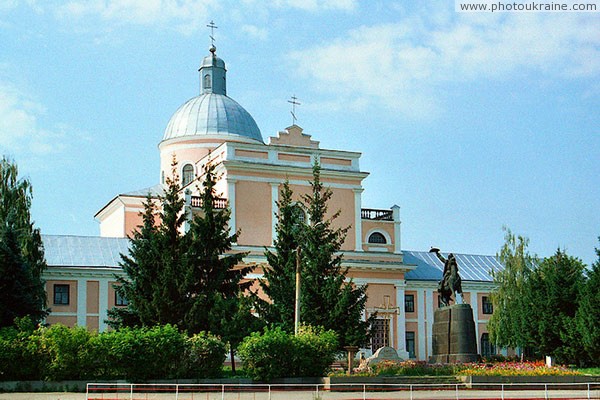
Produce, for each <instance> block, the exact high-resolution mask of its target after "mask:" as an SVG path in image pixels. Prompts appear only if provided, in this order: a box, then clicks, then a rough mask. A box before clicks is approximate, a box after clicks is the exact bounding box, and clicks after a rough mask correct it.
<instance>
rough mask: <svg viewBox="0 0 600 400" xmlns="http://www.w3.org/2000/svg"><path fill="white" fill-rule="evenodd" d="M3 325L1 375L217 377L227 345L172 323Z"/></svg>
mask: <svg viewBox="0 0 600 400" xmlns="http://www.w3.org/2000/svg"><path fill="white" fill-rule="evenodd" d="M19 329H20V328H5V329H0V380H5V381H6V380H52V381H58V380H78V379H82V380H85V379H103V380H108V379H126V380H128V381H132V382H140V381H142V382H143V381H148V380H151V379H180V378H205V377H216V376H219V375H220V374H221V372H222V366H223V361H224V360H225V344H224V343H223V342H221V341H220V340H219V339H218V338H216V337H214V336H212V335H210V334H206V333H200V334H198V335H195V336H193V337H191V338H188V337H187V336H186V335H185V334H184V333H181V332H179V330H178V329H177V328H176V327H174V326H171V325H165V326H156V327H153V328H125V329H121V330H118V331H110V332H105V333H101V334H97V333H92V332H88V331H87V330H86V329H85V328H82V327H75V328H67V327H65V326H63V325H59V324H57V325H53V326H52V327H49V328H44V327H42V328H38V329H33V328H31V329H28V330H19Z"/></svg>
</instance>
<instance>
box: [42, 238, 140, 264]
mask: <svg viewBox="0 0 600 400" xmlns="http://www.w3.org/2000/svg"><path fill="white" fill-rule="evenodd" d="M42 242H43V243H44V254H45V255H46V262H47V264H48V266H50V267H96V268H99V267H103V268H117V269H118V268H121V267H120V266H119V262H121V253H123V254H128V253H129V239H127V238H109V237H100V236H63V235H42Z"/></svg>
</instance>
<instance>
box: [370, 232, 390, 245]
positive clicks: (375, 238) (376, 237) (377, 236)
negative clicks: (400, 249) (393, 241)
mask: <svg viewBox="0 0 600 400" xmlns="http://www.w3.org/2000/svg"><path fill="white" fill-rule="evenodd" d="M369 243H375V244H386V243H387V240H385V236H383V234H381V233H379V232H373V233H371V235H370V236H369Z"/></svg>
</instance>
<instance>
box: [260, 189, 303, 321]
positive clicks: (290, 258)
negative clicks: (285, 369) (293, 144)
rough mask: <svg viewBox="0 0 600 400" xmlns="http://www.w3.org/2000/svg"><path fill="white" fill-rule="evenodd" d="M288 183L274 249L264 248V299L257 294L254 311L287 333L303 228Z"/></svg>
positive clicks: (292, 304)
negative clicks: (300, 236) (265, 265)
mask: <svg viewBox="0 0 600 400" xmlns="http://www.w3.org/2000/svg"><path fill="white" fill-rule="evenodd" d="M292 195H293V193H292V190H291V189H290V185H289V182H288V181H287V180H286V181H285V182H284V183H283V186H282V189H281V193H280V200H279V201H278V202H277V207H278V213H277V223H276V225H275V232H276V238H275V241H274V243H273V244H274V251H271V250H268V249H267V250H266V251H265V256H266V258H267V263H268V267H266V268H265V270H264V275H263V279H261V280H259V285H260V288H261V290H262V292H263V293H264V294H265V295H266V296H267V298H268V300H267V299H262V298H259V297H256V310H257V312H258V314H259V315H260V316H261V317H262V319H263V320H264V321H265V322H266V323H267V324H268V325H274V326H279V327H281V328H282V329H283V330H285V331H287V332H292V331H293V330H294V306H295V285H296V257H297V252H296V249H297V248H298V246H299V235H300V232H301V229H302V222H301V218H300V216H301V213H302V212H303V211H302V210H301V209H300V206H299V205H297V204H295V203H294V202H293V200H292Z"/></svg>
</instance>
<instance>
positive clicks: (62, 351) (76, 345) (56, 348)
mask: <svg viewBox="0 0 600 400" xmlns="http://www.w3.org/2000/svg"><path fill="white" fill-rule="evenodd" d="M39 332H40V333H41V336H40V339H41V348H42V353H43V354H44V356H45V358H46V363H45V365H44V368H43V374H44V376H43V379H44V380H50V381H62V380H66V379H84V378H85V377H86V376H85V374H86V373H87V371H89V368H88V366H87V365H82V361H83V360H87V359H88V357H86V356H85V352H86V350H87V349H88V347H89V341H90V338H91V335H92V334H91V333H90V332H88V331H87V330H86V329H85V328H83V327H75V328H67V327H66V326H64V325H53V326H51V327H50V328H40V329H39Z"/></svg>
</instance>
